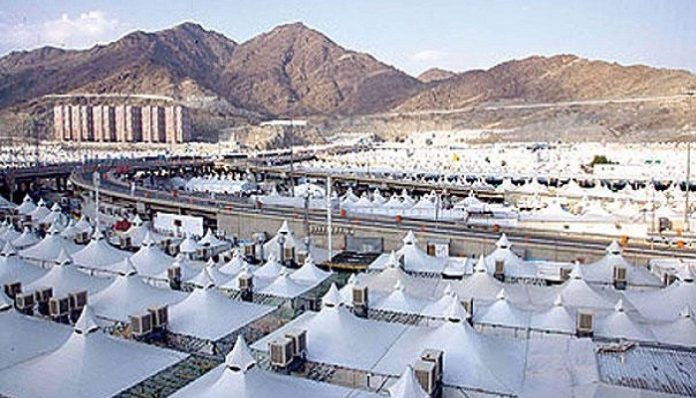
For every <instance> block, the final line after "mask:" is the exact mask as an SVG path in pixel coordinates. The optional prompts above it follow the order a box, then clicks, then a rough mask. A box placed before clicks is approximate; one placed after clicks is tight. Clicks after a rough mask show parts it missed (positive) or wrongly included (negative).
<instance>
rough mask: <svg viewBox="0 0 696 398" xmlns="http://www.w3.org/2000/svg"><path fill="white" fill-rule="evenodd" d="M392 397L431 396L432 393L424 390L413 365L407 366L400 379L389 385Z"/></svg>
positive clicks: (427, 397)
mask: <svg viewBox="0 0 696 398" xmlns="http://www.w3.org/2000/svg"><path fill="white" fill-rule="evenodd" d="M389 396H390V397H391V398H429V397H430V395H428V393H426V392H425V391H423V387H421V385H420V383H419V382H418V380H417V379H416V376H415V375H414V374H413V368H412V367H411V365H409V366H407V367H406V370H404V373H402V374H401V377H399V380H397V381H396V383H394V384H392V385H391V386H390V387H389Z"/></svg>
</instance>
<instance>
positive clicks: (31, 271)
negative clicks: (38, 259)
mask: <svg viewBox="0 0 696 398" xmlns="http://www.w3.org/2000/svg"><path fill="white" fill-rule="evenodd" d="M45 274H46V270H44V269H43V268H39V267H37V266H36V265H34V264H30V263H28V262H26V261H24V260H22V259H21V258H19V257H18V256H17V252H16V251H15V250H14V248H13V247H12V245H10V244H9V243H6V244H5V247H4V248H3V249H2V252H0V285H4V284H6V283H11V282H21V283H22V284H23V285H26V284H27V283H30V282H33V281H35V280H37V279H39V278H40V277H42V276H43V275H45Z"/></svg>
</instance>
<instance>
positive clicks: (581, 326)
mask: <svg viewBox="0 0 696 398" xmlns="http://www.w3.org/2000/svg"><path fill="white" fill-rule="evenodd" d="M576 327H577V335H578V337H592V313H591V312H589V311H578V315H577V326H576Z"/></svg>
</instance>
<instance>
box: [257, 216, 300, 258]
mask: <svg viewBox="0 0 696 398" xmlns="http://www.w3.org/2000/svg"><path fill="white" fill-rule="evenodd" d="M281 240H282V241H283V249H286V248H296V247H297V242H296V240H295V234H294V233H293V232H292V230H291V229H290V225H289V224H288V221H287V220H283V223H282V224H281V226H280V228H279V229H278V232H277V233H276V234H275V235H274V236H273V238H271V239H270V240H269V241H268V242H266V243H264V244H263V255H264V257H265V258H267V259H268V258H270V256H271V255H273V256H275V258H282V253H281V252H280V241H281Z"/></svg>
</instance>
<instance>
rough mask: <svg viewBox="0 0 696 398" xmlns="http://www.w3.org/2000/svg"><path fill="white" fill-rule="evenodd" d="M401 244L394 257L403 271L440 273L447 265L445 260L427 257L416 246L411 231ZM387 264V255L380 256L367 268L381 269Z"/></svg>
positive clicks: (414, 236)
mask: <svg viewBox="0 0 696 398" xmlns="http://www.w3.org/2000/svg"><path fill="white" fill-rule="evenodd" d="M402 242H403V246H402V247H401V249H399V250H398V251H397V252H396V256H397V258H398V260H399V262H400V263H401V264H402V266H403V269H404V270H406V271H410V272H418V273H436V274H440V273H442V271H443V270H444V268H445V266H446V265H447V259H445V258H440V257H435V256H430V255H428V253H426V252H425V250H423V249H421V248H420V247H419V246H418V239H416V235H415V234H414V233H413V231H408V232H407V233H406V236H404V238H403V240H402ZM389 262H390V258H389V255H387V254H382V255H381V256H379V257H378V258H377V259H376V260H375V261H374V262H372V264H370V266H369V268H370V269H383V268H386V267H387V266H388V265H389Z"/></svg>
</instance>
